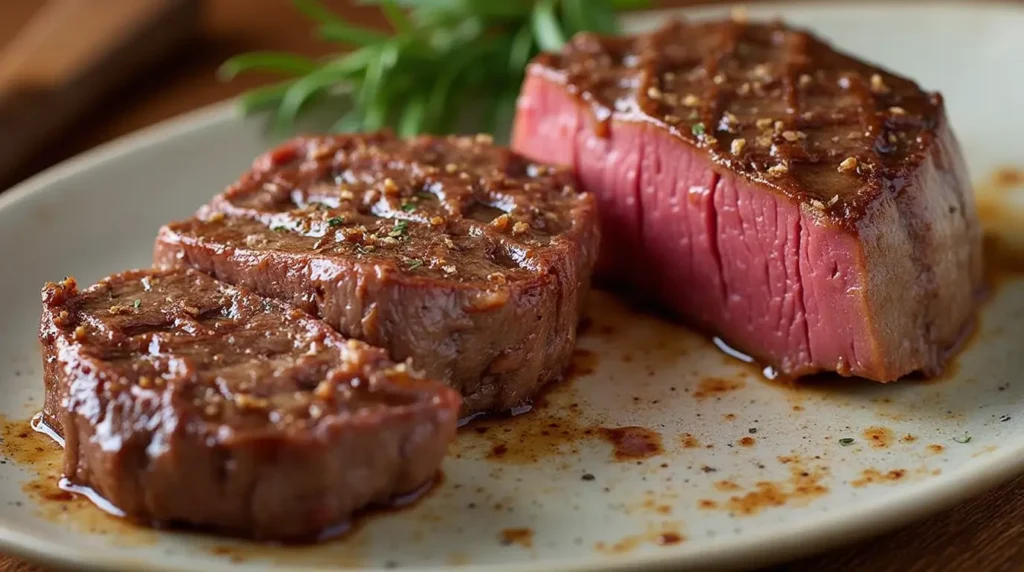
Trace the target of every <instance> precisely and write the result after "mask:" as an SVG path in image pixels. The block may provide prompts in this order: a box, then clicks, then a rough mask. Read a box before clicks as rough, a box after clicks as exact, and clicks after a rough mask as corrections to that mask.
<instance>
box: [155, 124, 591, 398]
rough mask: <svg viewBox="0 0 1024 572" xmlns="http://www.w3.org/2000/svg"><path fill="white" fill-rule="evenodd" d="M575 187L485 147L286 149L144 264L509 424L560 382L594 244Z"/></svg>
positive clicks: (298, 142)
mask: <svg viewBox="0 0 1024 572" xmlns="http://www.w3.org/2000/svg"><path fill="white" fill-rule="evenodd" d="M573 183H574V180H573V178H572V175H571V173H569V172H567V171H566V170H561V169H550V168H548V167H545V166H543V165H541V164H537V163H533V162H530V161H527V160H525V159H523V158H521V157H519V156H518V155H515V154H513V153H511V152H509V151H508V150H507V149H504V148H500V147H495V146H493V145H492V144H491V143H490V141H489V140H487V139H485V138H483V137H477V138H455V137H452V138H444V139H436V138H428V137H421V138H418V139H413V140H410V141H404V140H401V139H397V138H395V137H393V136H391V135H388V134H375V135H361V136H324V137H313V138H300V139H295V140H293V141H290V142H288V143H286V144H284V145H282V146H281V147H279V148H277V149H274V150H272V151H270V152H269V153H267V154H266V155H264V156H262V157H260V158H259V159H257V160H256V162H255V163H254V165H253V168H252V170H251V171H250V172H249V173H247V174H246V175H245V176H243V177H242V178H241V180H240V181H238V182H237V183H235V184H234V185H233V186H231V187H230V188H229V189H228V190H227V191H226V192H225V193H223V194H222V195H220V196H218V197H217V198H215V199H214V200H213V201H212V202H211V203H210V204H209V205H207V206H206V207H204V208H202V209H201V210H200V211H199V212H198V214H197V216H195V217H194V218H192V219H190V220H187V221H184V222H178V223H174V224H170V225H168V226H166V227H164V228H163V229H161V231H160V234H159V237H158V239H157V244H156V249H155V254H154V262H155V264H156V265H157V266H158V267H162V268H184V267H191V268H197V269H199V270H202V271H203V272H207V273H210V274H212V275H213V276H215V277H217V278H219V279H221V280H224V281H226V282H229V283H232V284H238V285H241V286H244V287H246V288H249V289H251V290H254V291H256V292H258V293H260V294H263V295H267V296H272V297H275V298H278V299H281V300H286V301H288V302H291V303H292V304H294V305H296V306H298V307H299V308H302V309H303V310H306V311H308V312H310V313H312V314H314V315H317V316H319V317H321V318H323V319H324V320H325V321H326V322H327V323H328V324H330V325H331V326H333V327H335V328H337V329H338V330H339V331H341V332H342V333H343V334H345V335H347V336H351V337H354V338H358V339H361V340H365V341H367V342H369V343H371V344H373V345H376V346H381V347H383V348H385V349H387V350H388V351H389V352H390V353H391V355H392V357H394V358H396V359H406V358H412V360H413V363H414V364H415V365H416V366H417V367H419V368H422V369H423V370H425V371H426V372H427V374H429V375H430V376H432V377H435V378H438V379H443V380H445V381H446V382H448V383H449V384H450V385H451V386H452V387H454V388H456V389H458V390H459V391H460V392H461V393H462V395H463V398H464V408H463V413H464V414H472V413H476V412H481V411H501V410H507V409H510V408H513V407H516V406H518V405H522V404H524V403H526V402H527V401H528V400H529V399H530V397H531V396H532V395H534V394H535V393H536V391H537V390H538V388H540V387H541V386H542V385H544V384H545V383H547V382H548V381H551V380H553V379H556V378H558V377H560V376H561V375H562V374H563V372H564V370H565V368H566V367H567V366H568V362H569V360H570V357H571V353H572V349H573V345H574V343H575V340H576V326H577V322H578V320H579V317H580V312H581V305H582V303H583V300H584V298H585V296H586V293H587V291H588V289H589V285H590V275H591V271H592V267H593V264H594V259H595V258H596V252H597V244H598V240H599V238H598V227H597V214H596V207H595V205H594V201H593V199H592V197H591V196H590V195H588V194H583V193H579V192H577V191H576V190H575V188H574V187H573V186H572V185H573Z"/></svg>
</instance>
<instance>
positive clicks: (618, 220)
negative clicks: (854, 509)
mask: <svg viewBox="0 0 1024 572" xmlns="http://www.w3.org/2000/svg"><path fill="white" fill-rule="evenodd" d="M737 46H739V47H738V48H737ZM777 46H789V47H788V48H785V49H783V48H780V47H777ZM773 51H774V52H783V53H782V57H772V56H771V54H772V53H774V52H773ZM673 54H674V55H673ZM740 54H744V55H740ZM776 55H778V54H776ZM673 58H675V59H673ZM780 59H781V60H782V61H783V62H784V63H783V64H781V65H780V64H778V63H777V62H778V61H779V60H780ZM773 62H775V63H773ZM788 62H799V64H796V63H788ZM843 78H846V79H843ZM844 85H845V86H847V88H843V87H842V86H844ZM609 86H610V87H609ZM850 86H853V87H850ZM854 88H856V89H854ZM694 94H696V95H694ZM832 105H835V106H840V107H841V108H830V107H829V106H832ZM899 106H903V107H899ZM911 119H913V120H914V121H916V122H911ZM512 145H513V149H514V150H516V151H518V152H520V153H522V154H524V155H526V156H528V157H533V158H544V159H545V160H548V161H552V162H555V163H559V164H563V165H568V166H570V167H571V168H572V169H574V171H575V173H576V175H577V177H578V178H579V180H580V184H581V187H582V188H583V189H584V190H585V191H588V192H590V193H592V194H594V195H595V196H596V197H597V200H598V205H599V213H600V217H601V225H602V229H603V237H604V240H603V242H602V243H601V250H600V255H599V261H598V270H597V274H598V276H599V277H601V278H602V279H604V280H605V281H610V282H615V283H618V284H619V285H622V286H625V287H627V288H630V289H632V290H633V291H635V292H636V293H638V294H640V295H643V296H647V297H649V298H650V299H652V300H654V301H656V302H657V303H659V304H661V305H663V306H665V307H667V308H669V309H671V310H673V311H675V312H676V313H677V314H678V315H680V316H682V317H684V318H686V319H688V320H690V321H692V322H695V323H696V324H697V325H699V326H701V327H703V328H706V329H709V330H710V331H712V332H714V333H715V334H717V335H719V336H721V337H722V338H724V340H725V341H726V342H727V343H728V344H730V345H732V346H733V347H735V348H738V349H740V350H741V351H743V352H746V353H748V354H750V355H753V356H755V357H756V358H758V359H759V360H760V361H762V362H763V363H766V364H768V365H770V366H772V367H774V368H775V369H776V370H777V371H778V372H779V373H781V374H784V375H786V376H794V377H796V376H803V375H806V374H812V373H815V372H838V373H839V374H842V375H847V376H862V377H865V378H869V379H872V380H876V381H881V382H886V381H892V380H895V379H897V378H899V377H901V376H904V375H907V374H909V373H911V372H915V371H923V372H925V373H928V374H934V373H936V372H938V371H940V369H941V368H942V366H943V365H944V363H945V362H946V360H947V358H948V355H949V352H950V350H951V349H952V348H954V347H955V346H956V345H957V343H958V341H959V340H960V339H961V338H962V336H963V335H964V333H965V330H966V329H967V328H969V327H970V324H971V319H972V315H973V313H974V310H975V308H976V300H977V295H978V293H979V291H980V289H981V254H980V230H979V229H980V227H979V223H978V221H977V216H976V213H975V207H974V202H973V196H972V190H971V187H970V185H969V183H968V177H967V173H966V169H965V166H964V162H963V159H962V156H961V152H960V148H959V146H958V144H957V142H956V140H955V137H954V135H953V133H952V131H951V130H950V126H949V122H948V120H947V119H946V117H945V113H944V110H943V106H942V100H941V97H940V96H938V95H933V94H925V93H923V92H921V91H920V89H919V88H918V87H917V86H916V85H915V84H913V83H912V82H910V81H909V80H906V79H903V78H900V77H898V76H895V75H893V74H891V73H889V72H885V71H883V70H880V69H878V68H874V67H871V66H868V65H867V64H864V63H862V62H859V61H856V60H854V59H852V58H849V57H848V56H844V55H842V54H838V53H837V52H834V51H833V50H832V49H831V48H829V47H828V46H827V45H825V44H824V43H822V42H820V41H818V40H817V39H815V38H814V37H813V36H810V35H809V34H806V33H803V32H799V31H794V30H790V29H788V28H785V27H782V26H776V25H770V26H761V25H753V24H743V23H736V22H717V23H711V24H702V25H690V24H684V23H674V24H671V25H669V26H667V27H666V28H663V29H662V30H659V31H657V32H654V33H652V34H648V35H642V36H637V37H632V38H625V39H605V38H597V37H594V36H590V35H581V36H578V37H577V38H575V39H574V40H573V42H572V43H571V44H570V45H569V47H567V48H566V50H565V51H564V52H563V53H562V54H555V55H551V54H544V55H542V56H540V57H539V58H538V59H537V60H536V61H535V62H534V63H533V64H532V65H531V66H530V68H529V70H528V73H527V77H526V80H525V83H524V85H523V88H522V92H521V96H520V99H519V102H518V112H517V116H516V121H515V126H514V133H513V144H512Z"/></svg>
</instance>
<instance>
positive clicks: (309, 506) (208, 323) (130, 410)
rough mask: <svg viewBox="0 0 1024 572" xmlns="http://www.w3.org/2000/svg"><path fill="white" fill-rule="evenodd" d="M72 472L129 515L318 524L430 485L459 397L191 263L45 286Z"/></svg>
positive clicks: (206, 523)
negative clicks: (82, 284)
mask: <svg viewBox="0 0 1024 572" xmlns="http://www.w3.org/2000/svg"><path fill="white" fill-rule="evenodd" d="M39 337H40V341H41V343H42V346H43V365H44V372H45V374H44V383H45V387H46V399H45V405H44V410H43V417H44V421H45V423H46V424H47V425H48V426H49V427H51V428H52V429H54V430H55V431H56V432H57V433H58V434H59V435H61V436H62V437H63V438H64V442H65V453H64V455H65V457H64V476H65V477H66V478H67V479H68V480H69V481H70V482H71V483H72V484H74V485H79V486H85V487H90V488H92V489H93V490H95V491H96V492H97V493H98V494H99V495H100V496H102V497H103V498H105V499H107V500H108V501H110V503H111V504H113V505H114V506H116V507H117V508H119V509H120V510H121V511H123V512H124V513H125V514H126V515H127V516H129V517H131V518H134V519H138V520H140V521H143V522H146V523H154V524H170V525H182V524H184V525H190V526H196V527H200V528H203V529H213V530H217V531H220V532H225V533H228V534H235V535H241V536H247V537H253V538H257V539H273V540H308V539H313V538H316V537H317V535H319V534H320V533H322V532H324V531H325V530H327V529H328V528H330V527H333V526H335V525H338V524H343V523H345V522H346V521H347V520H348V519H349V518H350V517H351V516H352V514H353V512H354V511H356V510H358V509H360V508H363V507H365V506H367V505H370V504H376V503H384V502H387V501H389V500H390V499H392V498H393V497H395V496H396V495H402V494H406V493H409V492H412V491H415V490H418V489H420V488H421V487H423V486H424V485H425V484H427V483H429V482H431V480H432V479H434V478H435V477H436V475H437V472H438V469H439V467H440V465H441V461H442V458H443V457H444V454H445V452H446V449H447V447H448V444H449V443H450V442H451V441H452V440H453V439H454V437H455V427H456V423H457V416H458V410H459V406H460V400H459V396H458V395H457V394H456V393H455V392H454V391H452V390H451V389H449V388H447V387H445V386H444V385H443V384H441V383H439V382H433V381H427V380H425V379H422V378H421V377H420V375H419V374H418V373H415V372H414V371H412V370H411V369H410V368H409V367H408V365H407V364H405V363H394V362H392V361H390V360H389V359H388V358H387V355H386V354H385V352H384V351H383V350H381V349H379V348H374V347H371V346H368V345H367V344H365V343H363V342H359V341H355V340H348V339H345V338H344V337H342V336H341V335H340V334H338V333H337V332H335V331H334V330H333V329H331V328H330V327H328V326H327V325H326V324H324V323H322V322H320V321H319V320H316V319H314V318H312V317H310V316H308V315H307V314H305V313H303V312H301V311H299V310H297V309H294V308H290V307H288V306H287V305H285V304H283V303H281V302H278V301H274V300H269V299H266V298H262V297H260V296H257V295H255V294H252V293H249V292H246V291H244V290H241V289H239V288H236V287H234V286H229V285H227V284H224V283H221V282H218V281H216V280H214V279H212V278H210V277H209V276H206V275H204V274H202V273H200V272H197V271H194V270H185V271H170V272H161V271H131V272H125V273H122V274H117V275H114V276H111V277H109V278H106V279H104V280H102V281H100V282H99V283H98V284H96V285H95V286H92V287H91V288H88V289H87V290H85V291H82V292H79V290H78V288H77V285H76V284H75V281H74V279H70V278H68V279H65V280H64V281H62V282H60V283H56V284H55V283H49V284H47V285H46V287H45V288H44V289H43V315H42V321H41V327H40V335H39Z"/></svg>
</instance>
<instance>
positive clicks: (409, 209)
mask: <svg viewBox="0 0 1024 572" xmlns="http://www.w3.org/2000/svg"><path fill="white" fill-rule="evenodd" d="M402 210H403V211H405V212H407V213H411V212H412V211H414V210H416V205H414V204H412V203H403V204H402Z"/></svg>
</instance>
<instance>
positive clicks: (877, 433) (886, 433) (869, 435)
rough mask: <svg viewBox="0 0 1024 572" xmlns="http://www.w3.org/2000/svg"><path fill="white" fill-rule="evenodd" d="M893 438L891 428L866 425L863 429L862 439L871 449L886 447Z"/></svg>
mask: <svg viewBox="0 0 1024 572" xmlns="http://www.w3.org/2000/svg"><path fill="white" fill-rule="evenodd" d="M895 438H896V437H895V435H893V432H892V430H891V429H888V428H886V427H868V428H867V429H865V430H864V439H866V440H867V442H868V444H869V445H871V448H872V449H888V448H889V445H891V444H892V443H893V441H894V440H895Z"/></svg>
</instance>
